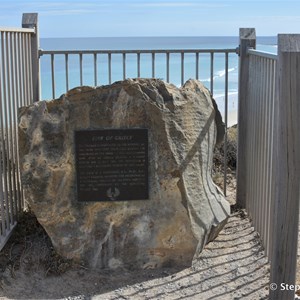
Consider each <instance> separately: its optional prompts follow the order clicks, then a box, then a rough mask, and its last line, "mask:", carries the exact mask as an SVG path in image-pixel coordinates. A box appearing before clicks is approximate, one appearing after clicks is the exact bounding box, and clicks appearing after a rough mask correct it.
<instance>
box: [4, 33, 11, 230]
mask: <svg viewBox="0 0 300 300" xmlns="http://www.w3.org/2000/svg"><path fill="white" fill-rule="evenodd" d="M7 47H8V32H5V47H3V49H2V51H3V53H2V54H3V69H2V70H3V83H4V89H3V94H4V114H5V125H4V128H5V136H4V139H5V151H4V156H5V157H4V161H5V162H6V168H5V169H4V173H5V178H6V197H5V198H6V210H5V212H6V230H7V231H9V229H10V214H9V211H10V208H9V205H10V201H9V197H10V193H11V190H12V188H11V176H10V175H11V170H10V163H9V157H10V148H9V144H10V143H9V129H8V127H9V120H8V118H9V117H8V116H9V111H8V101H9V86H10V84H9V78H8V75H9V70H8V48H7ZM3 117H4V116H3Z"/></svg>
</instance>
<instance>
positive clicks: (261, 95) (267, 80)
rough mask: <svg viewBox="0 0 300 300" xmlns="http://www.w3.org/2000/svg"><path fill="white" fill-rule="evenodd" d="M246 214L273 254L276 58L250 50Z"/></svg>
mask: <svg viewBox="0 0 300 300" xmlns="http://www.w3.org/2000/svg"><path fill="white" fill-rule="evenodd" d="M248 55H249V85H248V99H247V101H248V113H247V114H248V120H249V123H248V126H247V131H248V132H247V136H248V139H247V143H246V149H247V153H246V159H247V160H246V162H245V163H246V164H247V167H246V168H247V170H248V173H247V177H246V189H247V190H246V195H247V202H246V210H247V212H248V213H249V215H250V217H251V219H252V223H253V225H254V227H255V229H256V230H257V231H258V232H259V233H260V236H261V240H262V242H263V245H264V247H265V253H266V255H267V256H268V257H271V253H272V230H273V226H272V225H273V222H272V215H273V213H272V207H273V206H274V198H273V197H274V187H275V183H274V174H273V172H274V130H275V126H274V120H275V83H276V64H277V55H273V54H270V53H266V52H260V51H257V50H254V49H249V51H248Z"/></svg>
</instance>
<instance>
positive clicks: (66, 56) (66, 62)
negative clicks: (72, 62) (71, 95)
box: [65, 53, 69, 92]
mask: <svg viewBox="0 0 300 300" xmlns="http://www.w3.org/2000/svg"><path fill="white" fill-rule="evenodd" d="M65 72H66V92H67V91H68V90H69V55H68V53H65Z"/></svg>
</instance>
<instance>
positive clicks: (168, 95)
mask: <svg viewBox="0 0 300 300" xmlns="http://www.w3.org/2000/svg"><path fill="white" fill-rule="evenodd" d="M119 128H122V129H125V128H128V129H129V128H147V129H148V135H149V137H148V138H149V149H148V151H149V200H134V201H106V202H92V201H90V199H87V201H86V202H84V201H83V202H78V201H77V196H76V191H77V187H76V168H75V153H74V152H75V150H74V149H75V145H74V131H75V130H83V129H119ZM223 132H224V127H223V125H222V122H221V117H220V114H219V112H218V110H217V108H216V105H215V103H214V100H213V99H212V98H211V95H210V93H209V91H208V90H207V89H206V88H205V87H204V86H203V85H202V84H201V83H200V82H199V81H194V80H189V81H187V82H186V83H185V85H184V86H183V87H182V88H180V89H179V88H177V87H175V86H174V85H171V84H167V83H165V82H163V81H161V80H156V79H130V80H125V81H121V82H116V83H114V84H112V85H110V86H101V87H97V88H91V87H79V88H75V89H73V90H71V91H69V92H68V93H67V94H65V95H63V96H61V98H60V99H56V100H53V101H41V102H38V103H35V104H33V105H31V106H28V107H23V108H21V109H20V111H19V149H20V167H21V176H22V184H23V188H24V191H25V199H26V201H27V203H28V206H29V207H30V208H31V210H32V211H33V212H34V213H35V215H36V216H37V219H38V221H39V222H40V224H41V225H42V226H43V227H44V228H45V230H46V231H47V233H48V234H49V236H50V238H51V240H52V243H53V246H54V247H55V249H56V250H57V251H58V253H59V254H61V255H62V256H64V257H66V258H70V259H74V260H77V261H81V262H85V263H86V264H87V265H89V266H90V267H93V268H111V269H115V268H119V267H126V268H155V267H160V266H168V265H170V264H176V265H188V264H191V261H192V259H193V257H197V256H198V255H199V254H200V253H201V251H202V249H203V246H204V245H205V244H206V243H207V242H208V241H210V240H212V239H213V238H214V237H215V236H216V235H217V233H218V231H219V230H220V229H221V228H222V227H223V226H224V224H225V222H226V220H227V218H228V216H229V213H230V206H229V203H228V202H227V201H226V200H225V198H224V196H223V194H222V192H221V191H220V190H219V189H218V188H217V187H216V185H215V184H214V183H213V181H212V178H211V169H212V158H213V148H214V146H215V143H216V141H217V140H221V139H222V135H223Z"/></svg>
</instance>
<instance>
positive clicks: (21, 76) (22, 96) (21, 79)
mask: <svg viewBox="0 0 300 300" xmlns="http://www.w3.org/2000/svg"><path fill="white" fill-rule="evenodd" d="M18 46H19V50H18V53H19V59H18V61H19V68H20V72H19V82H20V100H19V101H20V106H24V105H25V100H24V99H25V86H24V60H23V34H22V33H20V35H19V44H18Z"/></svg>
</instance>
